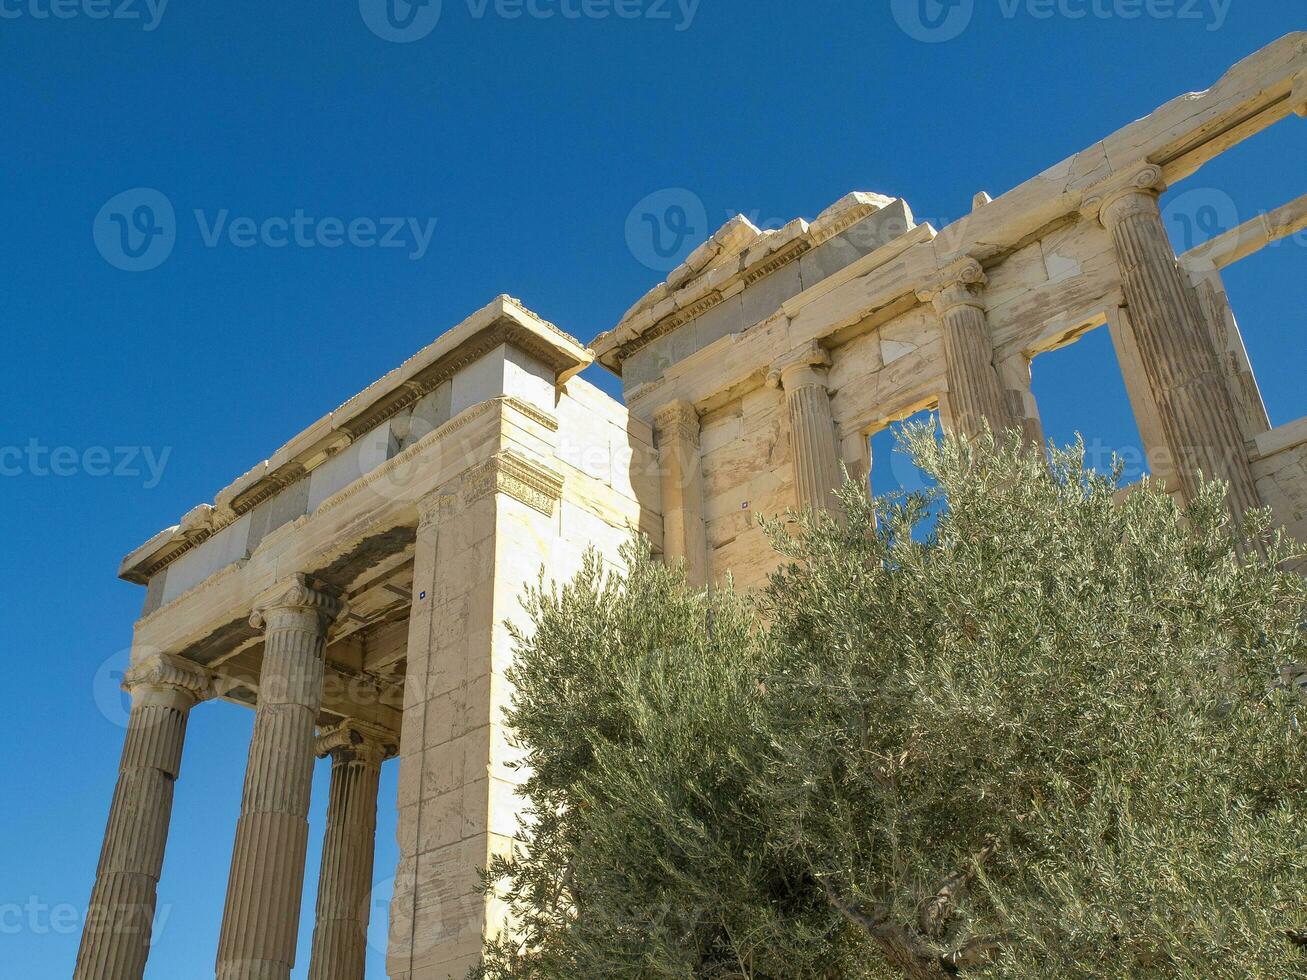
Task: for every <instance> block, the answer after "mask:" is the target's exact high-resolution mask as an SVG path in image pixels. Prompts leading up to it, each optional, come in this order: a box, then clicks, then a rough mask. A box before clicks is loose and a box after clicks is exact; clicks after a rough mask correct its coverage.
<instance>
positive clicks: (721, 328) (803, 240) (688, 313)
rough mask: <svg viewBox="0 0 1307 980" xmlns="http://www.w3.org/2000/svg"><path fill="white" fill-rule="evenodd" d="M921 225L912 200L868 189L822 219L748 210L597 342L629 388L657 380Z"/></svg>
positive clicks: (602, 356)
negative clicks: (770, 218)
mask: <svg viewBox="0 0 1307 980" xmlns="http://www.w3.org/2000/svg"><path fill="white" fill-rule="evenodd" d="M912 227H913V220H912V212H911V211H910V210H909V209H908V206H907V202H905V201H902V200H896V199H894V198H889V197H885V196H884V195H881V194H872V193H867V192H863V191H857V192H854V193H851V194H848V195H846V196H845V197H843V198H841V199H840V200H839V201H837V202H836V203H835V204H833V205H831V206H830V207H829V208H827V209H826V210H825V211H824V212H822V214H821V215H820V216H818V218H817V219H816V220H815V221H813V222H812V224H809V223H808V222H807V221H805V220H803V219H802V218H796V219H794V220H793V221H791V222H789V223H788V224H787V225H785V226H784V227H783V228H780V229H776V230H771V231H760V230H759V229H758V228H756V227H755V226H754V225H753V223H752V222H750V221H749V220H748V219H747V218H745V217H744V216H743V215H739V216H737V217H735V218H732V219H731V220H730V221H728V222H727V223H726V224H725V225H724V226H723V227H722V228H721V229H720V230H718V231H717V232H716V233H715V234H714V235H713V236H712V237H711V238H710V239H709V240H708V241H707V242H706V243H705V244H703V245H701V246H700V247H699V248H697V249H696V250H695V251H694V252H693V253H692V254H691V255H690V257H689V258H688V259H687V260H686V261H685V262H684V263H683V264H682V265H681V266H679V267H678V268H677V269H675V270H674V271H673V272H672V273H671V275H670V276H669V277H668V279H667V281H666V282H664V283H662V284H660V285H658V286H656V287H655V288H654V289H653V290H651V291H650V292H649V293H648V294H647V295H646V296H645V297H644V298H643V299H641V300H640V302H638V303H637V304H636V305H635V306H634V307H632V308H631V310H630V311H628V312H627V314H626V315H625V316H624V317H623V318H622V321H621V322H620V323H619V324H618V325H617V326H616V327H614V328H613V329H612V330H611V331H608V332H607V333H604V334H600V335H599V337H597V338H595V341H594V345H595V348H596V350H598V351H601V352H602V353H601V354H600V355H599V356H600V359H601V362H602V363H603V364H604V365H605V366H606V367H608V368H610V369H611V370H613V371H616V372H617V373H619V374H622V375H623V376H624V378H625V379H626V382H627V385H628V388H629V387H631V386H633V385H635V384H638V383H641V382H643V381H652V380H654V379H655V378H656V377H657V373H658V368H659V366H661V365H665V364H670V363H674V362H675V361H677V360H679V359H680V358H682V357H684V356H686V354H688V353H692V352H693V351H695V350H697V349H699V348H701V347H703V346H705V345H706V344H709V343H711V342H712V341H713V340H715V339H717V337H719V336H722V335H725V334H728V333H739V332H740V331H742V330H744V329H746V328H747V327H749V326H750V325H751V324H753V323H756V322H758V321H759V320H762V319H765V318H766V317H768V316H770V315H771V314H772V313H774V312H775V311H776V310H777V309H779V308H780V306H781V305H782V304H783V303H784V302H786V301H787V300H789V299H790V298H791V297H792V296H795V295H797V294H799V293H801V292H802V291H803V290H804V289H806V288H809V287H812V286H815V285H816V284H818V283H820V282H822V281H824V280H826V279H827V278H829V277H830V276H832V275H834V274H835V273H837V272H839V271H840V270H841V269H844V268H845V267H847V266H848V265H849V264H850V263H852V262H854V261H856V260H857V259H858V258H860V257H861V256H863V255H866V254H867V253H868V252H870V251H873V250H874V249H876V248H878V247H880V246H881V245H884V244H885V243H887V242H889V241H891V240H893V239H895V238H897V237H899V236H900V235H902V234H903V233H905V232H907V231H909V230H911V229H912ZM673 335H674V336H673ZM659 341H663V343H658V342H659Z"/></svg>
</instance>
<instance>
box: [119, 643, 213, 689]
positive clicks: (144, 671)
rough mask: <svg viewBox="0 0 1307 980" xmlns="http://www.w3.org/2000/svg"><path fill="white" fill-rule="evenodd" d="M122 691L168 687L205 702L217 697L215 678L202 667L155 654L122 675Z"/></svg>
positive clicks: (164, 654)
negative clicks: (215, 694) (215, 693)
mask: <svg viewBox="0 0 1307 980" xmlns="http://www.w3.org/2000/svg"><path fill="white" fill-rule="evenodd" d="M122 686H123V690H124V691H128V692H132V691H135V690H137V689H142V688H167V689H170V690H175V691H182V692H184V693H186V694H189V695H191V696H192V697H193V698H195V700H196V701H205V700H207V699H208V698H211V697H213V695H214V684H213V675H212V674H211V673H209V671H207V670H205V669H204V668H203V667H201V666H200V665H199V664H194V663H191V662H190V661H189V660H183V659H181V658H180V657H174V656H171V655H170V654H166V653H155V654H151V655H150V656H148V657H146V658H144V659H142V660H141V661H140V662H138V663H135V664H133V665H132V666H131V667H130V668H129V669H128V671H127V672H126V673H125V674H124V675H123V684H122Z"/></svg>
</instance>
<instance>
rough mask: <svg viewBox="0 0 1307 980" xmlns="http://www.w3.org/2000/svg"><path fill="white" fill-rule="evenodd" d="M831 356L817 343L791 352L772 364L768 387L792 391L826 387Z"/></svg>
mask: <svg viewBox="0 0 1307 980" xmlns="http://www.w3.org/2000/svg"><path fill="white" fill-rule="evenodd" d="M830 363H831V361H830V354H829V353H828V352H827V351H826V349H825V348H824V347H822V346H821V344H819V343H817V341H815V340H814V341H811V342H810V343H807V344H805V345H804V346H802V347H799V348H798V349H796V350H792V351H790V352H789V353H788V354H785V355H783V356H782V357H779V358H777V359H776V361H775V362H773V363H772V366H771V370H770V371H768V372H767V387H769V388H780V389H782V390H784V391H792V390H794V389H797V388H805V387H821V388H825V387H826V369H827V368H828V367H830Z"/></svg>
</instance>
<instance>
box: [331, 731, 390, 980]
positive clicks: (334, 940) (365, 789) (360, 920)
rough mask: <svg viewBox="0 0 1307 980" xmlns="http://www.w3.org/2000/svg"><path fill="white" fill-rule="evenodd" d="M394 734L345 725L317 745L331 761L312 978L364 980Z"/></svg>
mask: <svg viewBox="0 0 1307 980" xmlns="http://www.w3.org/2000/svg"><path fill="white" fill-rule="evenodd" d="M397 742H398V739H397V738H396V737H395V736H393V735H390V734H389V733H383V732H380V731H378V730H373V729H371V728H370V727H364V726H362V725H358V724H355V723H348V722H347V723H346V724H344V725H342V726H341V727H339V728H336V729H334V730H332V731H330V732H326V733H324V734H323V735H322V736H320V737H319V739H318V755H319V756H325V755H330V756H331V793H330V797H329V799H328V802H327V830H326V834H325V835H324V837H323V842H322V866H321V869H320V871H319V872H318V905H317V913H316V922H315V924H314V927H313V954H312V957H311V958H310V960H309V980H363V973H364V967H365V964H366V960H367V937H368V919H369V916H370V913H371V910H372V909H371V895H372V861H373V856H374V852H375V849H376V841H377V784H378V782H379V781H380V779H381V762H382V760H383V759H385V758H386V757H388V756H389V755H392V754H393V753H394V751H395V747H396V744H397Z"/></svg>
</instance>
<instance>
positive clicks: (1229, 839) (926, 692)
mask: <svg viewBox="0 0 1307 980" xmlns="http://www.w3.org/2000/svg"><path fill="white" fill-rule="evenodd" d="M905 438H906V442H907V444H908V447H909V449H910V450H911V452H912V453H913V454H914V457H915V459H916V462H917V464H918V466H920V467H921V468H922V469H923V470H924V471H925V472H926V473H927V474H928V475H929V476H930V477H931V478H932V479H933V481H934V484H935V485H934V486H933V487H932V488H931V489H928V490H925V491H921V492H918V493H914V494H906V495H898V496H891V497H888V498H882V499H873V498H872V497H870V496H869V495H868V494H867V493H866V492H865V491H864V490H863V489H861V488H858V487H856V486H853V485H849V486H847V487H846V488H845V489H844V490H843V492H842V494H841V501H842V507H841V509H840V512H839V513H838V514H837V515H829V514H815V515H814V514H804V515H790V516H789V517H787V518H786V519H784V520H780V521H776V522H774V523H771V524H770V525H769V527H768V530H769V532H770V534H771V540H772V542H773V546H774V547H775V549H776V551H777V567H776V570H775V572H774V573H773V574H772V576H771V578H770V581H769V583H768V584H767V586H766V588H765V589H763V590H762V591H761V592H760V593H758V594H756V595H742V594H739V593H737V592H736V591H735V590H734V589H733V588H732V587H731V585H730V583H729V582H726V583H723V584H720V585H719V586H717V587H714V588H712V589H710V590H707V591H696V590H693V589H690V588H688V587H687V586H686V584H685V581H684V578H683V576H682V575H681V573H680V571H679V570H678V569H676V568H670V569H669V568H666V567H664V566H663V565H662V564H661V563H660V562H659V561H658V560H657V559H656V558H655V557H654V556H652V555H651V554H650V553H649V551H648V548H647V546H646V545H644V544H642V543H640V542H635V543H633V544H632V545H631V546H630V547H629V548H628V550H627V552H626V554H625V555H624V564H623V566H622V567H621V568H606V567H605V565H604V563H603V562H602V561H601V560H600V559H599V558H598V557H597V556H594V555H592V556H590V558H589V560H588V561H587V563H586V566H585V569H584V571H583V572H582V573H581V574H580V575H579V576H578V577H577V578H576V579H575V580H574V581H572V582H570V583H567V584H565V585H561V586H554V585H545V584H544V583H542V584H541V586H540V587H539V588H538V589H536V590H535V591H533V593H532V594H531V595H530V596H529V597H528V599H527V603H528V607H529V609H530V611H531V620H532V627H533V628H532V629H531V630H530V631H527V632H524V633H522V634H519V635H518V636H517V642H518V651H517V660H516V665H515V667H514V668H513V671H512V678H511V679H512V682H513V683H514V685H515V687H516V694H515V696H514V700H513V703H512V708H511V710H510V712H509V717H508V721H509V723H510V724H511V726H512V728H513V730H514V731H515V732H516V736H515V737H516V738H517V739H518V740H519V742H520V744H521V747H522V749H523V754H524V758H525V765H527V766H528V768H529V774H528V775H527V778H526V780H525V784H524V786H523V791H524V793H525V794H526V796H527V798H528V801H529V810H528V814H527V818H526V821H525V823H524V826H523V829H522V834H521V846H520V847H519V848H518V850H517V851H516V852H515V854H513V855H512V856H511V857H509V858H506V859H501V860H498V861H496V862H495V863H494V864H493V866H492V867H491V868H490V869H488V872H487V888H488V889H492V890H495V891H497V892H498V893H499V894H501V895H502V897H503V898H504V899H505V900H506V901H507V902H508V903H509V905H510V907H511V909H512V912H513V917H514V923H515V931H514V932H513V933H512V934H511V936H506V937H504V938H502V939H500V940H499V941H496V942H494V943H491V944H490V945H489V946H488V947H487V955H486V965H485V966H484V967H482V968H481V971H480V972H481V974H482V975H483V976H484V977H486V978H492V980H509V978H528V977H529V978H540V980H546V978H559V980H562V978H569V980H570V978H577V977H586V978H592V977H593V978H601V977H603V978H606V977H612V978H674V977H675V978H692V977H694V978H697V977H736V978H758V980H763V978H769V980H770V978H775V980H781V978H787V980H788V978H814V980H815V978H842V977H848V978H882V977H886V978H888V977H899V976H906V977H914V978H916V977H921V978H930V977H947V976H956V975H961V976H966V977H973V976H974V977H1053V976H1056V977H1193V978H1199V977H1202V978H1223V977H1229V978H1235V977H1240V978H1243V977H1265V978H1282V977H1289V976H1298V975H1303V976H1307V955H1304V949H1303V946H1304V944H1307V743H1304V732H1303V723H1304V721H1307V704H1305V703H1304V697H1303V688H1302V684H1303V668H1302V667H1301V666H1300V665H1302V664H1304V663H1307V653H1305V652H1304V647H1305V646H1307V639H1305V636H1304V630H1305V627H1304V622H1305V621H1307V589H1305V588H1304V579H1303V577H1302V576H1301V575H1300V574H1299V573H1298V572H1296V571H1294V570H1293V568H1294V567H1295V566H1296V565H1300V564H1301V563H1302V562H1303V561H1304V557H1305V556H1304V553H1303V551H1302V550H1301V549H1300V548H1298V546H1296V545H1294V544H1292V543H1290V542H1289V541H1287V540H1285V539H1284V538H1283V537H1282V536H1278V535H1275V534H1273V533H1271V532H1270V530H1269V518H1268V516H1267V515H1265V514H1257V513H1254V514H1249V515H1247V516H1246V517H1245V518H1244V519H1243V520H1242V521H1240V522H1239V523H1237V524H1236V523H1235V522H1233V521H1232V520H1231V519H1230V518H1229V516H1228V514H1227V511H1226V509H1225V506H1224V498H1223V491H1222V488H1221V487H1220V486H1219V485H1208V486H1206V487H1205V488H1204V489H1203V490H1202V492H1201V493H1200V494H1199V496H1198V498H1197V499H1196V500H1194V501H1193V502H1192V503H1191V504H1190V505H1189V506H1188V507H1186V508H1184V509H1183V510H1181V509H1180V508H1179V507H1178V506H1177V504H1176V503H1175V502H1174V501H1173V499H1172V498H1171V497H1169V496H1168V495H1167V494H1166V493H1165V492H1163V490H1162V488H1160V487H1158V486H1156V485H1152V484H1149V483H1147V482H1145V483H1144V484H1143V485H1142V486H1139V487H1137V488H1133V489H1132V490H1130V491H1124V492H1123V491H1122V490H1121V489H1120V488H1119V487H1118V481H1117V479H1116V478H1115V476H1113V475H1103V474H1098V473H1095V472H1093V471H1091V470H1086V469H1085V467H1084V460H1083V451H1082V449H1080V448H1079V447H1074V448H1071V449H1055V448H1052V449H1050V452H1049V454H1048V456H1047V458H1046V457H1045V456H1044V455H1043V454H1039V453H1032V452H1030V451H1029V450H1028V449H1026V448H1024V447H1022V445H1021V444H1020V441H1019V440H1018V439H1017V438H1016V437H1015V436H1014V437H1013V438H1012V439H1011V441H1010V442H1006V443H1003V442H1000V443H997V444H996V443H995V442H994V441H993V440H990V439H982V440H977V441H975V442H959V441H954V440H943V441H938V440H937V439H936V438H935V437H934V436H933V434H932V433H931V432H930V431H929V430H928V429H925V428H917V429H913V430H910V431H909V432H908V434H907V436H906V437H905Z"/></svg>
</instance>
